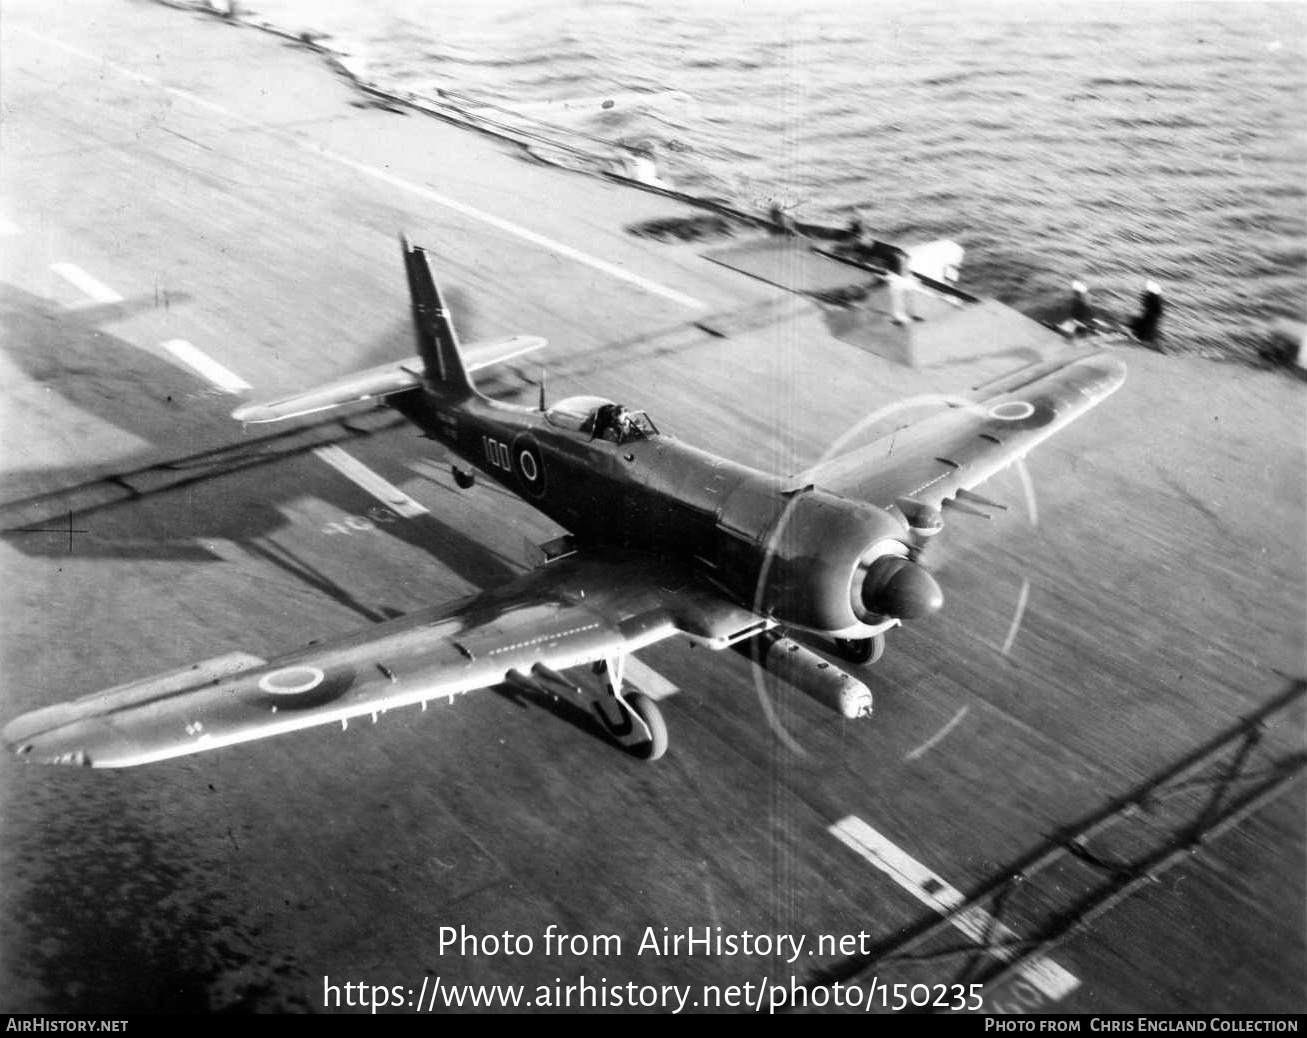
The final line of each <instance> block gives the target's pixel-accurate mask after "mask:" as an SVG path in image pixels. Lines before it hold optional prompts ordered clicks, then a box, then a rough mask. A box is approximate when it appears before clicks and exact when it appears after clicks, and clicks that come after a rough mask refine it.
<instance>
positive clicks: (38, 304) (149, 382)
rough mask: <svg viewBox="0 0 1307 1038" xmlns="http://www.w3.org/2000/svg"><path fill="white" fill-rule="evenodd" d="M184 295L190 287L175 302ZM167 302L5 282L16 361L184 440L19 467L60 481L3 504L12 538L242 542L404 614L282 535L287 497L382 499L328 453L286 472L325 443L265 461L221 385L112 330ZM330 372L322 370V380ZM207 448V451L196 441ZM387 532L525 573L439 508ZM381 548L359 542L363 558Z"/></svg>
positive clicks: (94, 402) (168, 551)
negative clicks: (71, 303) (51, 293)
mask: <svg viewBox="0 0 1307 1038" xmlns="http://www.w3.org/2000/svg"><path fill="white" fill-rule="evenodd" d="M177 302H178V297H177V296H173V297H172V298H171V300H170V303H171V304H175V303H177ZM155 305H156V303H155V301H154V300H153V298H152V297H150V298H142V299H136V300H125V301H123V302H121V303H113V304H103V305H96V306H90V307H82V308H76V309H66V308H64V307H60V306H58V305H56V304H53V303H51V302H49V301H48V300H44V299H41V298H40V297H37V296H34V295H32V294H30V293H27V292H25V291H23V290H22V289H19V288H16V287H14V286H12V285H5V284H0V328H3V331H4V338H5V345H4V347H3V348H4V349H5V350H6V352H7V354H8V356H9V357H10V359H11V360H12V361H13V363H15V364H16V365H17V366H18V367H19V368H20V369H21V370H22V371H23V372H24V373H25V374H27V375H28V376H29V377H30V378H31V379H33V380H34V381H36V382H38V383H41V384H42V385H45V386H47V387H48V388H49V389H51V390H53V391H54V392H56V393H58V394H59V395H60V396H61V397H62V398H63V399H64V400H66V401H67V402H68V403H69V404H70V405H71V406H72V407H73V408H75V409H76V410H77V411H79V412H82V413H84V414H88V415H90V416H92V417H94V418H96V419H98V420H99V421H101V422H105V423H107V424H109V425H112V426H114V427H116V428H118V429H121V430H123V431H124V432H126V433H128V434H130V435H131V436H133V437H136V438H138V439H141V440H145V441H147V442H148V443H150V444H152V445H156V446H157V447H159V448H173V450H171V451H169V450H162V449H161V450H150V451H148V452H141V453H139V454H137V455H134V456H128V457H125V458H116V459H114V460H113V461H112V462H111V463H105V462H99V463H95V462H87V463H85V464H76V465H69V466H64V467H62V468H54V469H52V468H49V467H41V468H38V469H28V470H23V469H11V470H10V472H9V474H8V481H9V482H10V483H11V484H13V485H16V486H18V487H42V488H54V489H52V490H49V491H47V492H45V493H38V494H36V495H31V496H23V494H22V492H21V491H19V492H18V493H17V494H13V495H8V496H9V498H10V499H9V500H8V501H5V502H3V503H0V525H3V526H4V527H6V529H5V530H4V531H3V532H2V533H0V536H3V537H4V539H5V541H6V542H7V543H9V544H11V545H12V546H14V547H15V548H17V549H18V550H19V551H21V552H23V553H24V554H27V555H29V556H38V557H51V558H68V557H81V558H86V557H93V558H115V559H148V560H170V561H179V562H205V561H214V562H216V561H222V559H223V556H222V555H220V554H219V553H217V552H215V551H214V550H212V549H211V548H210V547H208V543H210V542H213V541H215V540H224V541H229V542H231V543H234V544H237V545H240V546H241V547H242V548H244V549H245V550H246V551H247V552H249V553H250V554H251V555H253V556H256V557H257V558H259V559H261V560H263V561H265V562H268V563H270V564H272V565H275V566H277V567H278V568H280V569H282V570H283V571H285V572H287V573H289V574H291V575H292V576H294V577H296V578H297V579H299V580H301V581H303V582H304V583H306V584H307V585H309V586H310V587H312V588H315V589H316V590H319V591H322V592H323V593H324V594H326V595H328V596H329V597H331V598H332V599H334V600H335V601H337V602H340V603H342V604H344V605H346V606H348V607H349V608H351V609H353V610H354V611H356V612H359V613H360V614H361V615H363V616H364V617H366V618H367V619H369V620H374V621H377V620H382V619H385V618H386V617H387V616H389V615H394V612H395V611H394V610H387V609H384V608H376V607H372V606H369V605H367V604H365V603H361V602H359V601H357V600H356V599H355V598H354V597H353V596H352V594H351V593H350V592H349V591H348V590H347V589H345V588H342V587H340V586H338V585H336V584H333V583H332V582H331V581H330V580H329V579H328V578H327V577H326V576H325V575H324V574H322V573H321V571H319V570H318V569H317V568H316V567H315V566H314V565H313V564H312V562H310V561H308V560H306V559H303V558H300V557H298V556H297V555H296V553H295V552H293V551H292V550H291V549H289V548H287V547H286V546H285V545H284V544H281V543H278V542H277V541H275V540H274V539H273V538H274V537H275V535H277V534H278V533H283V532H287V531H288V530H289V528H290V526H291V525H292V522H291V520H289V519H288V518H287V517H286V514H285V512H286V511H287V509H288V506H290V505H291V504H292V503H294V502H297V501H301V500H303V499H305V498H310V497H311V498H313V499H316V500H318V501H321V502H322V503H324V504H326V505H328V506H331V507H332V508H337V509H339V510H340V511H341V512H342V513H344V514H345V515H351V514H354V513H356V512H358V511H360V508H362V509H363V510H364V511H366V509H367V508H368V507H369V506H370V505H372V504H375V502H373V501H372V500H371V499H370V498H368V496H367V495H366V494H365V492H363V491H362V490H360V489H359V488H358V487H356V486H354V485H353V484H352V483H350V482H349V481H348V480H346V479H345V478H344V477H343V476H341V475H339V474H337V473H334V472H332V471H331V470H329V469H328V468H327V467H326V466H325V465H319V464H318V463H316V462H314V463H312V464H313V465H317V467H318V469H320V471H318V470H317V469H315V468H312V467H310V468H308V469H307V473H308V475H307V477H303V476H298V475H292V476H291V478H285V471H286V469H285V466H287V465H288V464H289V465H293V464H294V463H295V460H296V459H297V458H298V456H299V455H301V454H304V453H306V452H307V451H308V450H310V449H311V448H312V446H315V445H317V443H315V442H314V441H313V439H312V438H309V439H306V440H305V442H304V444H303V445H300V446H298V447H295V448H293V449H290V450H288V451H287V452H286V453H283V454H275V453H274V454H272V455H271V458H270V460H265V459H264V458H262V457H260V453H261V452H263V451H264V450H266V448H265V447H264V446H263V444H264V442H265V441H264V438H261V437H255V436H249V435H248V434H246V433H243V432H242V430H241V428H240V427H239V426H238V425H237V424H236V423H235V422H233V421H232V420H231V418H230V411H231V409H232V408H233V407H234V406H235V405H236V403H237V402H238V400H239V398H238V397H236V396H234V395H231V394H227V393H219V392H217V391H215V390H214V389H213V388H212V387H211V386H209V385H208V383H206V382H205V381H204V380H203V379H201V378H200V377H199V376H198V375H191V374H190V373H188V372H187V371H185V370H184V369H182V368H180V367H178V366H176V365H174V364H171V363H169V362H167V361H165V360H163V359H161V358H159V357H158V356H156V355H154V354H153V353H151V352H149V351H148V350H145V349H142V348H139V347H138V346H136V345H134V344H133V343H131V342H130V341H128V340H126V339H124V338H121V337H119V336H117V335H114V334H113V333H112V332H108V331H105V330H104V328H103V325H105V324H106V323H108V322H111V321H116V320H122V319H124V318H126V317H130V316H131V315H132V314H134V313H138V312H140V311H142V310H147V309H151V308H153V307H154V306H155ZM412 348H413V344H412V331H411V326H410V325H409V323H408V322H407V321H406V320H404V321H399V322H396V323H395V325H394V326H393V327H392V328H391V329H389V330H388V331H387V332H386V333H385V334H383V335H382V336H381V337H379V339H378V341H377V342H376V343H375V344H374V345H373V346H372V347H370V349H369V350H368V351H367V353H366V354H365V355H364V356H363V359H362V362H361V363H363V364H364V365H367V364H375V363H380V362H383V361H385V360H389V359H395V358H397V357H403V356H405V355H408V354H410V353H411V352H412ZM374 358H375V359H374ZM346 363H348V364H349V365H351V366H355V365H358V364H359V363H360V361H359V358H358V357H357V356H356V357H353V358H351V359H349V360H348V361H347V362H346ZM329 374H330V372H326V374H325V375H324V374H323V373H321V372H320V373H317V374H315V375H314V376H313V379H310V381H313V380H315V379H320V378H322V377H329ZM482 382H483V384H484V387H485V389H486V391H487V392H489V393H492V394H496V395H499V396H501V397H502V398H513V397H520V396H522V395H523V394H525V393H529V392H534V391H535V386H534V384H532V383H530V382H529V381H527V377H526V376H525V375H524V373H522V372H521V371H520V370H518V369H515V368H511V367H509V368H505V369H503V370H501V371H495V372H491V373H488V377H487V378H485V379H483V380H482ZM251 395H257V391H256V393H255V394H251ZM332 421H333V422H334V423H335V424H337V425H339V426H340V427H341V435H340V437H338V438H336V440H335V442H348V441H349V439H350V438H351V437H352V434H351V427H350V419H349V418H348V417H345V418H343V419H342V418H341V417H340V416H333V418H332ZM307 424H310V425H311V424H312V423H307ZM215 427H217V430H218V431H219V432H220V433H222V434H226V435H225V436H224V439H225V440H226V441H227V444H228V445H227V446H225V447H224V446H220V447H217V448H215V447H213V446H210V445H205V446H200V444H199V442H198V441H199V440H200V437H199V436H198V435H197V434H198V433H199V432H200V431H203V433H204V434H205V435H204V436H203V440H204V441H206V443H207V444H211V443H212V441H213V440H214V438H215V437H214V435H213V433H214V430H215ZM403 428H404V429H406V430H408V431H412V432H415V431H413V430H409V427H407V426H403ZM373 435H375V433H374V434H373ZM413 439H414V440H416V436H414V437H413ZM317 442H319V443H327V442H333V439H332V438H330V437H323V438H320V439H319V440H318V441H317ZM196 447H200V449H191V450H187V448H196ZM177 448H181V449H177ZM403 452H404V453H413V454H415V455H417V456H420V457H423V458H425V459H426V460H428V461H430V462H432V463H435V462H438V461H439V462H443V460H444V458H445V452H444V450H443V449H442V448H437V447H435V446H434V445H430V446H429V449H428V448H427V445H424V446H423V448H419V449H417V450H414V449H413V447H412V446H411V444H405V446H404V448H403ZM278 468H280V471H277V469H278ZM251 473H258V474H257V475H251ZM152 485H157V489H151V486H152ZM246 486H248V487H249V493H248V494H247V493H245V492H244V490H245V487H246ZM436 507H437V508H438V505H437V506H436ZM6 512H8V513H10V516H11V517H12V516H14V515H18V516H21V519H20V521H18V522H14V521H12V518H10V521H2V520H3V518H4V513H6ZM376 530H377V531H378V532H381V533H384V534H385V535H386V536H388V537H392V538H396V539H398V540H401V541H403V542H405V543H407V544H410V545H412V546H413V547H416V548H418V549H419V550H421V551H423V552H425V553H427V554H430V555H431V556H432V557H433V558H435V559H436V560H437V561H439V562H441V563H442V564H444V565H445V566H446V567H448V568H449V569H450V570H451V571H453V572H454V573H455V574H457V575H458V576H459V577H461V578H462V579H463V580H465V581H467V582H469V583H471V584H473V585H475V586H478V587H484V586H489V585H493V584H497V583H502V582H504V581H505V580H507V579H509V578H510V577H512V576H513V575H515V574H516V573H517V572H519V570H518V569H517V568H515V567H514V566H512V565H510V564H509V563H507V562H506V561H505V560H504V559H503V558H502V557H501V556H500V555H498V554H497V553H496V552H494V551H493V550H491V549H489V548H487V547H485V546H484V545H482V544H480V543H478V542H477V541H475V540H473V539H472V538H469V537H467V536H465V535H463V534H462V533H460V532H459V531H458V530H456V529H454V528H453V527H452V526H450V525H447V524H446V523H444V522H442V521H441V520H440V519H439V518H437V517H436V516H435V515H432V514H423V515H420V516H417V517H414V518H410V519H403V520H400V521H395V522H391V523H387V524H384V525H377V526H376ZM375 550H376V549H375V547H369V546H368V545H367V544H366V543H362V542H360V544H359V551H360V553H361V554H365V553H367V552H370V551H375ZM329 551H330V552H332V553H335V549H334V546H331V547H324V554H325V553H327V552H329Z"/></svg>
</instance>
